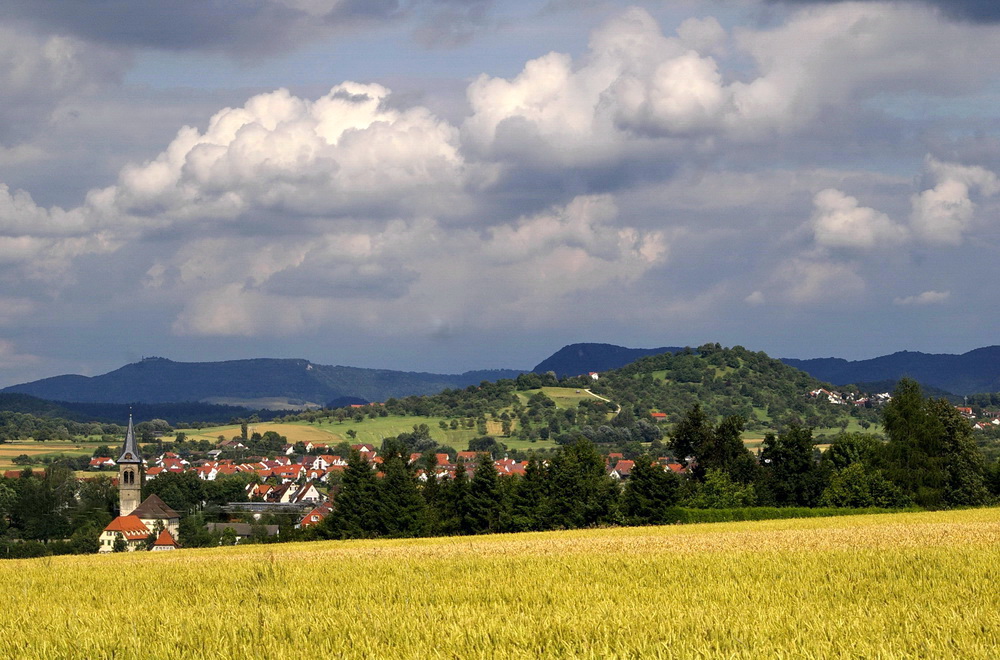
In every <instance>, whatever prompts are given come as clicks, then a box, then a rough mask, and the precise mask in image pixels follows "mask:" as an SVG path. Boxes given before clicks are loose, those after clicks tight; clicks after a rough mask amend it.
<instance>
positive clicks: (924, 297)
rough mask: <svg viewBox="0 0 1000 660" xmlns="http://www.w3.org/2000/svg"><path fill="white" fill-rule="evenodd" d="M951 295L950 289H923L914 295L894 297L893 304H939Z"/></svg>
mask: <svg viewBox="0 0 1000 660" xmlns="http://www.w3.org/2000/svg"><path fill="white" fill-rule="evenodd" d="M950 297H951V291H924V292H923V293H921V294H918V295H915V296H906V297H902V298H895V299H893V301H892V304H894V305H904V306H905V305H939V304H941V303H943V302H945V301H946V300H948V298H950Z"/></svg>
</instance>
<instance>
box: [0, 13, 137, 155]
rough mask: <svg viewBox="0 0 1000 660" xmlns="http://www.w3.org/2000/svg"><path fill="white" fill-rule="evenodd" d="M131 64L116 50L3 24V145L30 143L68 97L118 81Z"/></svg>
mask: <svg viewBox="0 0 1000 660" xmlns="http://www.w3.org/2000/svg"><path fill="white" fill-rule="evenodd" d="M128 65H129V58H128V57H127V56H126V55H125V54H123V53H121V52H118V51H116V50H113V49H110V48H105V47H101V46H95V45H93V44H88V43H86V42H84V41H81V40H79V39H76V38H73V37H68V36H61V35H43V36H39V35H35V34H32V33H31V32H27V31H24V30H19V29H17V28H15V27H13V26H11V25H4V24H0V89H3V103H2V104H0V143H6V144H7V145H8V146H9V145H12V144H15V143H18V142H20V141H22V140H25V139H27V138H28V137H30V136H31V135H32V134H33V133H34V132H35V131H36V130H38V129H39V128H40V127H41V126H44V125H45V123H46V122H48V121H49V120H50V117H51V116H52V114H53V113H54V112H55V111H56V110H57V108H58V107H59V106H60V104H61V103H63V102H64V101H65V100H66V99H67V98H70V97H72V96H74V95H79V94H86V93H92V92H94V91H96V90H98V89H100V88H101V87H102V86H104V85H107V84H110V83H116V82H118V81H119V80H120V79H121V76H122V75H123V74H124V72H125V70H126V69H127V67H128Z"/></svg>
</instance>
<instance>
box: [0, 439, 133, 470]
mask: <svg viewBox="0 0 1000 660" xmlns="http://www.w3.org/2000/svg"><path fill="white" fill-rule="evenodd" d="M100 444H101V443H100V442H92V443H81V442H63V441H58V440H50V441H48V442H35V441H33V440H29V441H24V442H11V443H5V444H2V445H0V469H2V470H14V469H19V468H20V467H22V466H20V465H14V464H13V463H11V459H13V458H15V457H17V456H20V455H22V454H27V455H28V456H31V457H32V458H35V459H38V464H39V465H40V464H41V459H42V458H44V457H50V458H55V457H57V456H90V455H91V454H93V453H94V449H96V448H97V447H98V446H99V445H100ZM112 458H116V457H114V456H112Z"/></svg>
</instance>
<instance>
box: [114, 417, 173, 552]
mask: <svg viewBox="0 0 1000 660" xmlns="http://www.w3.org/2000/svg"><path fill="white" fill-rule="evenodd" d="M115 463H116V464H117V465H118V517H117V518H115V519H114V520H112V521H111V522H110V523H109V524H108V526H107V527H105V528H104V531H102V532H101V537H100V542H99V543H100V547H99V550H98V551H99V552H112V551H113V550H114V546H115V541H116V540H118V539H121V540H123V541H124V542H125V548H126V549H127V550H129V551H132V550H140V549H145V548H146V540H147V539H148V538H149V535H150V534H156V535H157V536H156V541H155V542H154V543H153V547H152V548H151V549H152V550H157V551H162V550H174V549H176V548H177V547H178V545H177V535H178V528H179V527H180V520H181V517H180V514H179V513H177V512H176V511H174V510H173V509H171V508H170V507H169V506H167V505H166V503H164V501H163V500H161V499H160V498H159V497H158V496H156V495H150V496H149V497H147V498H146V499H144V500H142V501H140V500H141V498H142V482H143V479H144V476H145V472H144V469H143V463H144V462H143V460H142V455H141V454H140V453H139V445H138V443H136V440H135V430H134V429H133V427H132V415H129V417H128V430H127V431H126V432H125V443H124V444H123V445H122V451H121V455H120V456H119V457H118V460H117V461H115Z"/></svg>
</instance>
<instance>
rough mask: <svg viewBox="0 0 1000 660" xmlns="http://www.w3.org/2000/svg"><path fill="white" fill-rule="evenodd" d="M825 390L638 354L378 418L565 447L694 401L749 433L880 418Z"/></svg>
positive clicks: (755, 361)
mask: <svg viewBox="0 0 1000 660" xmlns="http://www.w3.org/2000/svg"><path fill="white" fill-rule="evenodd" d="M824 385H825V384H824V383H821V382H820V381H818V380H816V379H815V378H813V377H811V376H809V375H808V374H806V373H804V372H801V371H799V370H797V369H795V368H793V367H789V366H788V365H786V364H784V363H782V362H781V361H780V360H776V359H772V358H770V357H768V356H767V355H765V354H764V353H752V352H750V351H748V350H746V349H744V348H741V347H735V348H722V347H720V346H718V345H717V344H710V345H705V346H702V347H700V348H698V349H697V351H693V350H690V349H688V350H684V351H682V352H680V353H662V354H660V355H655V356H648V357H644V358H641V359H639V360H637V361H635V362H633V363H632V364H629V365H627V366H625V367H623V368H621V369H616V370H611V371H606V372H603V373H601V374H600V377H599V379H598V380H596V381H594V380H592V379H591V378H589V377H586V376H573V377H570V378H562V379H558V380H557V379H556V378H555V377H554V376H553V375H552V374H551V373H550V372H545V373H541V374H538V373H526V374H522V375H520V376H518V378H517V379H515V380H500V381H497V382H495V383H493V384H490V385H489V386H488V387H470V388H466V389H464V390H448V391H445V392H442V393H440V394H437V395H434V396H426V397H406V398H404V399H399V400H396V399H391V400H389V401H387V402H386V404H385V407H384V408H380V409H379V411H380V412H384V413H387V414H407V415H428V416H441V417H445V418H448V417H451V418H462V417H465V418H478V419H479V420H480V422H481V424H482V425H483V427H484V428H485V425H486V423H487V421H488V420H490V419H491V418H492V419H494V420H503V421H508V420H510V421H511V422H512V424H510V426H511V428H512V432H511V434H512V436H513V437H515V438H518V439H521V440H529V441H530V440H537V439H554V440H556V441H557V442H560V443H562V442H571V441H572V439H573V438H575V437H577V435H578V434H580V433H582V434H583V435H584V436H586V437H587V438H589V439H590V440H592V441H594V442H596V443H599V444H604V443H608V442H618V443H620V442H627V441H628V439H629V438H632V439H636V438H641V439H644V440H646V441H648V440H649V438H650V437H651V436H650V434H649V433H648V430H649V429H648V423H649V422H651V421H652V418H651V416H650V413H651V412H663V413H667V421H668V422H673V421H675V420H677V419H679V418H680V417H681V416H682V415H683V414H685V413H686V412H687V411H688V410H689V409H690V408H691V407H692V406H694V405H695V404H696V403H697V404H699V405H700V406H701V408H702V410H703V411H704V412H705V413H706V414H708V415H709V416H710V417H714V418H722V417H725V416H729V415H742V416H743V417H744V418H745V419H746V421H747V425H746V426H747V428H748V429H749V430H768V429H774V430H779V429H781V428H784V427H786V426H788V425H789V424H791V423H798V424H800V425H808V426H813V427H817V428H822V429H836V428H837V427H845V426H846V425H847V424H849V423H850V421H851V419H852V418H855V419H857V420H858V421H859V422H868V423H872V422H876V421H877V420H878V414H879V411H878V410H877V409H874V408H869V407H864V406H855V405H853V404H850V403H847V404H844V405H837V404H833V403H830V402H829V401H828V400H827V399H826V398H825V397H819V398H811V397H810V396H809V393H810V392H811V391H814V390H817V389H819V388H821V387H824ZM555 386H561V387H563V388H574V389H575V390H576V392H577V393H578V394H579V393H581V392H582V391H583V390H585V389H589V390H590V391H591V392H592V393H593V394H595V395H597V397H599V398H594V397H582V400H581V401H580V403H579V405H578V406H577V408H576V409H575V410H573V409H566V408H565V406H563V407H562V408H559V407H557V406H556V404H555V403H554V402H553V401H551V400H548V399H547V396H546V395H545V392H546V390H544V389H541V390H540V388H545V387H555ZM538 390H540V391H538ZM529 391H530V392H534V393H533V394H531V395H530V400H529V401H528V404H527V406H523V405H521V404H519V403H518V398H517V396H516V394H517V393H518V392H522V393H523V392H529ZM550 393H553V392H552V391H550ZM553 394H554V393H553ZM600 398H603V399H607V402H605V401H601V400H600ZM522 403H523V402H522ZM618 406H621V413H620V414H619V415H617V416H614V417H613V418H612V417H611V416H610V413H613V412H614V411H616V410H617V408H618ZM315 414H322V413H315ZM862 426H864V424H862ZM659 428H661V429H664V427H662V426H661V427H659ZM481 432H482V433H485V430H483V431H481ZM653 435H654V436H655V434H653ZM500 441H501V442H503V438H500Z"/></svg>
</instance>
